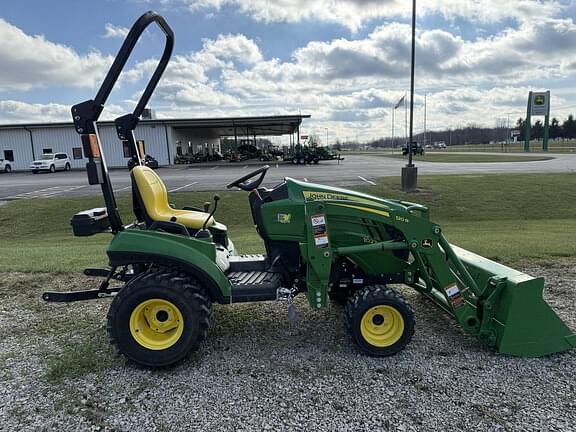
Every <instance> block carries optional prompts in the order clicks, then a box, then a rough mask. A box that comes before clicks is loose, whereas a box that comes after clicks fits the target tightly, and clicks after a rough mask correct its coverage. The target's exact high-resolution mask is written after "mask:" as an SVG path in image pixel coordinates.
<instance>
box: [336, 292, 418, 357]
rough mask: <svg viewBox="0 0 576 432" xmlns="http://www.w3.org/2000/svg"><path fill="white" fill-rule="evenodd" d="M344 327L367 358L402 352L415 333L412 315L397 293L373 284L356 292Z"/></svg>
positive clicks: (349, 301)
mask: <svg viewBox="0 0 576 432" xmlns="http://www.w3.org/2000/svg"><path fill="white" fill-rule="evenodd" d="M346 324H347V327H348V330H349V332H350V335H351V336H352V339H353V340H354V343H356V345H357V346H358V348H360V350H361V351H362V352H364V353H366V354H368V355H370V356H376V357H386V356H391V355H394V354H396V353H397V352H399V351H401V350H403V349H404V348H405V347H406V345H408V343H409V342H410V340H411V339H412V335H413V334H414V327H415V322H414V312H412V308H411V307H410V305H409V304H408V303H407V302H406V300H405V299H404V298H403V297H402V296H401V295H400V294H399V293H397V292H396V291H394V290H392V289H390V288H387V287H385V286H384V285H372V286H367V287H364V288H363V289H361V290H359V291H356V292H355V293H354V294H353V295H352V297H350V299H349V300H348V303H347V304H346Z"/></svg>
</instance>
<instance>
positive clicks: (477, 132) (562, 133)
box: [334, 114, 576, 150]
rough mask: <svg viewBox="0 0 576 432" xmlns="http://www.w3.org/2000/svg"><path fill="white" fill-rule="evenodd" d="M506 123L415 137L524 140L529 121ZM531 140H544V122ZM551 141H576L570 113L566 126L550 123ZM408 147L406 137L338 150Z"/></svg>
mask: <svg viewBox="0 0 576 432" xmlns="http://www.w3.org/2000/svg"><path fill="white" fill-rule="evenodd" d="M506 123H507V122H506V120H505V119H504V120H503V121H498V122H497V124H496V126H495V127H492V128H489V127H483V126H479V125H475V124H469V125H467V126H464V127H461V128H455V129H445V130H441V131H428V132H427V133H426V136H424V133H423V132H422V133H419V134H417V135H415V136H414V141H418V142H419V143H421V144H422V145H424V144H433V143H437V142H444V143H445V144H446V145H466V144H489V143H498V142H506V141H507V140H510V141H513V139H512V138H511V137H510V136H509V135H508V134H509V132H510V131H514V130H515V131H518V132H519V135H518V138H517V140H518V141H524V135H525V131H526V120H525V119H524V118H519V119H518V120H517V121H516V123H515V124H514V125H511V126H510V128H508V126H507V124H506ZM530 135H531V138H532V139H535V140H537V139H542V138H544V122H543V121H542V120H536V121H533V122H532V124H531V134H530ZM549 137H550V139H576V120H575V119H574V116H573V115H572V114H570V115H569V116H568V118H567V119H566V120H564V121H563V122H562V123H561V122H560V120H558V119H557V118H556V117H554V118H552V119H551V120H550V129H549ZM404 144H405V138H404V137H396V138H395V139H392V138H391V137H385V138H378V139H375V140H371V141H369V142H364V143H359V142H356V141H345V142H342V141H337V142H336V144H335V145H334V147H335V148H336V149H338V150H340V149H342V148H348V149H358V148H361V147H365V146H368V147H374V148H382V147H387V148H390V147H402V146H403V145H404Z"/></svg>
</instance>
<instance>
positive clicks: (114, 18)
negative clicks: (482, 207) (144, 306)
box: [0, 0, 576, 140]
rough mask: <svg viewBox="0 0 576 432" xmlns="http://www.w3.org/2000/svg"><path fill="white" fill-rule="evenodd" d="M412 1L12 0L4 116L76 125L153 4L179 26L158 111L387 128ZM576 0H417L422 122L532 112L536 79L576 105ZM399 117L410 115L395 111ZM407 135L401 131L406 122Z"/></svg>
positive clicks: (126, 104) (556, 104) (145, 44)
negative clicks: (298, 117)
mask: <svg viewBox="0 0 576 432" xmlns="http://www.w3.org/2000/svg"><path fill="white" fill-rule="evenodd" d="M410 3H411V2H408V1H405V0H277V1H274V2H272V1H269V0H128V1H118V0H100V1H85V0H76V1H68V0H61V1H58V2H47V1H42V0H35V1H33V0H19V1H12V0H6V1H4V2H3V7H2V10H1V11H0V38H1V39H2V44H0V70H1V71H2V73H1V74H0V122H2V123H5V124H6V123H20V122H51V121H67V120H68V119H69V114H68V113H69V107H70V106H71V105H72V104H74V103H77V102H79V101H81V100H85V99H89V98H92V97H93V96H94V94H95V91H96V90H97V88H98V86H99V84H100V82H101V80H102V78H103V76H104V75H105V73H106V71H107V68H108V66H109V65H110V63H111V61H112V59H113V56H114V55H115V53H116V51H117V50H118V48H119V46H120V44H121V42H122V35H123V34H125V32H126V30H127V28H129V27H130V25H131V24H132V23H133V22H134V20H135V19H137V17H138V16H139V15H140V14H142V13H143V12H145V11H146V10H150V9H153V10H156V11H158V12H160V13H161V14H162V15H163V16H164V17H165V18H166V20H167V21H168V23H169V24H170V25H171V26H172V28H173V29H174V31H175V33H176V46H175V50H174V56H173V62H172V64H171V66H170V67H169V69H168V71H167V73H166V75H165V77H164V78H163V80H162V82H161V85H160V87H159V89H158V91H157V93H156V94H155V96H154V98H153V100H152V101H151V107H152V108H153V109H155V111H156V113H157V115H158V117H211V116H215V117H217V116H231V115H271V114H289V113H297V112H302V113H306V114H311V115H312V119H311V120H310V121H308V122H307V123H306V125H305V128H308V130H307V131H306V132H307V133H318V134H319V135H323V133H324V130H325V129H324V128H326V127H327V128H329V130H330V134H331V135H332V140H333V139H335V138H336V137H338V138H340V139H341V140H345V139H346V138H355V137H356V136H358V137H359V138H360V139H362V140H367V139H371V138H376V137H380V136H387V135H390V128H391V113H392V106H393V105H394V104H395V102H396V101H397V100H398V99H399V98H400V97H401V96H402V95H403V94H404V91H405V90H406V89H407V88H408V86H409V81H408V77H409V63H408V62H409V55H410V52H409V46H410V27H409V22H410V6H411V5H410ZM575 15H576V5H575V2H574V1H561V0H559V1H537V0H509V1H506V2H502V1H501V0H499V1H497V0H476V1H462V0H428V1H426V2H424V1H422V0H420V1H419V10H418V42H417V82H416V91H417V96H416V98H415V103H416V112H415V118H416V130H417V131H418V130H421V129H422V127H423V121H422V119H423V99H424V98H423V96H424V94H425V93H426V94H427V95H428V97H427V99H428V102H429V103H428V126H429V128H432V129H439V128H443V127H456V126H459V125H467V124H470V123H475V124H481V125H487V126H493V125H495V124H496V122H497V121H502V119H505V118H508V117H510V118H511V119H512V121H515V119H517V118H518V117H520V116H522V115H524V113H525V104H526V98H527V93H528V91H529V90H546V89H550V90H551V91H552V114H553V115H555V116H557V117H559V118H561V119H563V118H565V117H566V116H567V115H568V114H569V113H571V112H576V110H575V109H573V108H574V106H575V104H576V91H574V90H573V85H572V84H573V82H574V79H575V78H576V77H575V75H576V58H575V56H574V54H576V24H575V23H574V17H575ZM162 47H163V35H162V34H161V33H159V32H158V31H156V30H152V31H150V32H148V33H147V34H146V35H145V36H144V38H143V40H142V44H141V45H139V46H138V48H137V50H136V52H135V53H134V54H135V55H134V58H133V59H132V60H131V62H130V63H129V64H128V68H127V69H128V70H127V73H126V74H125V75H123V77H122V80H121V82H120V83H119V86H118V88H117V89H116V90H115V91H114V92H113V94H112V96H111V99H110V101H109V106H108V108H107V110H106V111H105V116H106V117H107V118H114V117H115V116H117V115H119V114H122V113H124V112H126V111H129V110H130V109H131V107H132V106H133V102H134V100H136V99H137V97H138V92H139V91H140V89H141V88H143V86H144V84H145V81H146V78H147V76H148V75H149V74H150V72H151V70H152V68H153V65H154V59H155V58H156V56H157V55H158V54H159V53H160V52H161V50H162ZM396 114H397V118H402V117H403V113H401V112H399V111H397V112H396ZM397 133H398V131H397Z"/></svg>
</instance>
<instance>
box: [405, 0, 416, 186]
mask: <svg viewBox="0 0 576 432" xmlns="http://www.w3.org/2000/svg"><path fill="white" fill-rule="evenodd" d="M415 66H416V0H413V1H412V59H411V68H410V138H409V140H408V164H407V165H406V166H405V167H404V168H402V190H403V191H404V192H414V191H415V190H416V188H417V186H418V168H416V167H415V166H414V164H413V163H412V140H413V132H414V69H415Z"/></svg>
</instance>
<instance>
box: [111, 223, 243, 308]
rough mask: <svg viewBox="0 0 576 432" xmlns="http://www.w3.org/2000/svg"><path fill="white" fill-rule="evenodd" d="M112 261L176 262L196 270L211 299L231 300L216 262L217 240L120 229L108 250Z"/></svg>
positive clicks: (222, 301) (127, 262)
mask: <svg viewBox="0 0 576 432" xmlns="http://www.w3.org/2000/svg"><path fill="white" fill-rule="evenodd" d="M106 253H107V254H108V258H109V259H110V265H112V266H121V265H126V264H135V263H149V262H154V263H158V264H161V265H177V266H178V267H181V268H183V269H185V270H187V271H189V272H190V273H192V274H194V276H196V277H197V278H198V279H199V280H200V282H202V283H203V284H204V286H205V288H206V289H207V291H208V293H209V294H210V297H211V298H212V300H214V301H217V302H218V303H222V304H224V303H229V302H230V293H231V285H230V281H229V280H228V278H227V277H226V275H225V274H224V273H223V272H222V270H220V268H219V267H218V266H217V265H216V248H215V245H214V243H212V242H207V241H203V240H198V239H195V238H193V237H184V236H181V235H175V234H170V233H166V232H160V231H146V230H139V229H128V230H124V231H121V232H119V233H118V234H116V235H115V236H114V239H113V240H112V242H111V243H110V245H109V246H108V250H107V251H106Z"/></svg>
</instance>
